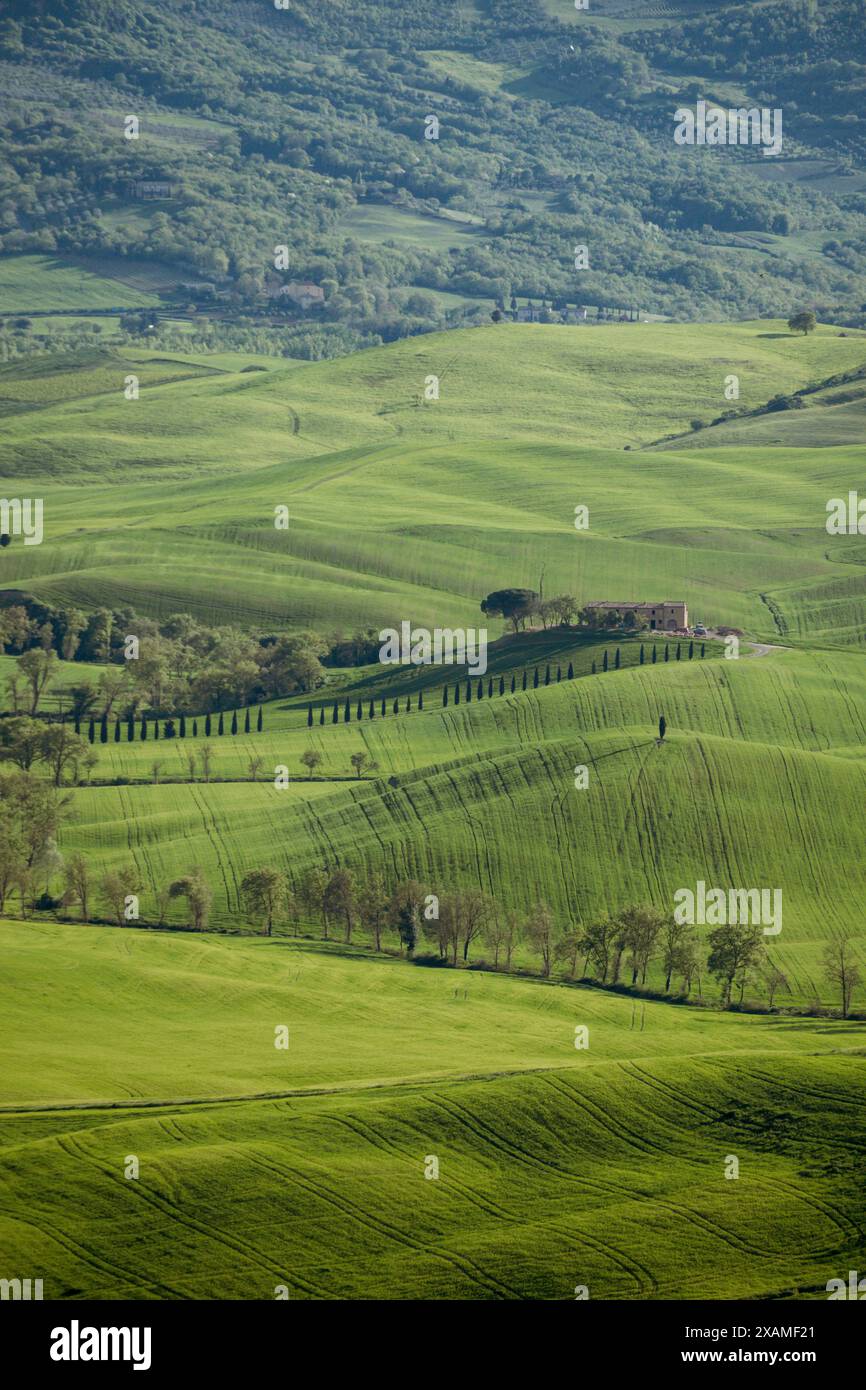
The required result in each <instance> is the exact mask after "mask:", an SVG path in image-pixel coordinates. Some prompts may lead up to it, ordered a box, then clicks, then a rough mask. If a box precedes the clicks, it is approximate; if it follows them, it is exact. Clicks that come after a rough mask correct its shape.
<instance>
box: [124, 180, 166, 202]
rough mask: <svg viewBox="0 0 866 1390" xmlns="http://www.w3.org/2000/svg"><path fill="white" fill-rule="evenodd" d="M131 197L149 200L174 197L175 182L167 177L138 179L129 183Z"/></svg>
mask: <svg viewBox="0 0 866 1390" xmlns="http://www.w3.org/2000/svg"><path fill="white" fill-rule="evenodd" d="M128 192H129V196H130V198H138V199H139V200H140V201H144V202H147V201H149V200H150V199H152V198H173V197H174V184H173V183H169V182H168V181H167V180H165V179H136V181H135V182H134V183H131V184H129V185H128Z"/></svg>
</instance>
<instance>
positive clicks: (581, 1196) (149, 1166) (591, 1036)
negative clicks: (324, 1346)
mask: <svg viewBox="0 0 866 1390" xmlns="http://www.w3.org/2000/svg"><path fill="white" fill-rule="evenodd" d="M0 938H2V942H3V951H4V958H5V960H6V961H7V963H8V970H7V971H4V975H3V979H2V983H0V991H2V992H3V994H4V1007H3V1017H4V1018H5V1019H6V1020H7V1021H8V1023H9V1024H10V1027H9V1028H8V1030H7V1036H8V1038H9V1044H8V1048H9V1051H8V1057H9V1060H10V1061H11V1062H12V1063H13V1064H14V1065H13V1066H11V1067H4V1071H3V1075H4V1078H6V1082H5V1087H4V1103H3V1107H2V1110H0V1187H2V1192H3V1207H4V1211H3V1215H2V1217H0V1223H2V1233H3V1241H4V1248H5V1249H6V1250H7V1251H8V1252H9V1256H10V1258H12V1259H13V1262H16V1261H17V1264H16V1267H17V1265H18V1264H20V1265H22V1267H23V1266H26V1267H28V1268H29V1267H31V1266H33V1265H34V1262H35V1264H37V1265H38V1267H39V1268H40V1269H43V1268H44V1269H45V1270H46V1289H45V1297H46V1298H65V1299H75V1298H82V1297H100V1298H109V1299H110V1298H123V1297H131V1298H143V1299H150V1298H168V1299H177V1298H205V1299H214V1298H217V1299H220V1298H240V1299H271V1298H273V1297H274V1293H275V1289H276V1287H277V1286H280V1285H282V1286H286V1287H287V1288H288V1291H289V1296H290V1297H291V1298H293V1299H310V1298H316V1299H321V1298H325V1299H329V1298H353V1297H354V1298H374V1297H386V1298H396V1299H408V1298H418V1297H424V1298H437V1297H438V1298H449V1299H452V1298H468V1299H473V1300H475V1299H485V1300H486V1299H514V1298H517V1299H521V1298H522V1299H539V1298H540V1299H552V1300H561V1299H562V1300H565V1299H572V1298H573V1297H574V1289H575V1286H576V1285H579V1284H583V1285H586V1286H588V1288H589V1291H590V1296H591V1297H593V1298H629V1299H633V1298H670V1297H686V1298H697V1297H711V1298H726V1297H750V1296H751V1297H759V1298H767V1297H773V1298H791V1297H797V1298H807V1299H808V1298H810V1297H825V1296H826V1292H825V1284H826V1280H827V1279H828V1278H831V1277H835V1276H836V1274H837V1272H838V1270H840V1269H842V1270H845V1269H847V1268H848V1267H849V1265H850V1264H852V1263H856V1255H857V1253H858V1251H859V1250H860V1249H861V1248H862V1240H863V1222H864V1218H866V1210H864V1204H863V1198H862V1192H861V1185H860V1184H859V1183H858V1182H857V1181H856V1179H855V1176H854V1175H855V1173H856V1171H857V1169H858V1166H859V1151H860V1148H861V1147H862V1143H863V1119H862V1116H863V1086H864V1077H863V1070H862V1062H861V1060H860V1058H859V1057H858V1053H857V1045H856V1044H857V1040H858V1033H857V1032H856V1030H855V1028H854V1026H853V1025H850V1024H848V1025H845V1024H841V1023H836V1024H832V1023H830V1024H828V1023H826V1022H824V1023H822V1024H820V1025H818V1024H815V1023H809V1022H806V1023H804V1022H803V1021H802V1020H799V1021H795V1020H789V1021H785V1020H780V1019H768V1018H755V1017H749V1016H736V1015H728V1016H722V1015H713V1014H701V1013H697V1012H694V1011H690V1010H673V1009H671V1008H670V1007H668V1006H665V1005H662V1004H653V1003H647V1004H645V1005H637V1006H636V1005H635V1003H634V1001H632V1000H628V999H621V998H616V997H613V996H607V995H602V994H599V993H598V992H596V991H588V990H585V989H571V988H566V987H562V986H557V985H543V984H534V983H531V982H527V981H515V980H511V979H507V978H503V977H495V976H484V975H473V976H471V977H466V976H462V977H460V981H459V984H460V988H459V989H458V988H456V987H455V977H454V976H453V975H452V974H450V973H449V972H441V971H424V970H418V969H413V967H411V966H410V965H408V964H406V963H405V962H399V961H382V960H377V961H364V962H360V961H359V960H358V959H355V958H353V957H352V955H351V953H348V952H339V953H335V952H333V951H329V952H322V951H321V950H315V949H311V948H310V947H309V946H308V945H298V944H297V943H291V942H285V941H258V942H251V941H248V940H243V941H242V940H233V941H232V940H219V939H216V938H212V937H210V938H170V937H166V936H158V935H156V936H155V935H152V934H147V933H142V932H139V931H136V930H130V931H127V932H122V933H121V932H118V931H106V930H100V929H94V928H87V927H82V928H80V929H77V930H76V931H75V932H71V931H70V930H69V929H67V928H63V927H58V926H47V927H46V926H43V927H36V926H34V925H33V924H32V923H26V924H17V923H10V922H5V923H3V924H2V926H0ZM82 958H84V959H86V961H87V967H88V968H87V969H85V970H82V969H81V961H82ZM358 972H363V974H362V978H363V980H364V989H363V991H362V992H360V993H359V991H358ZM12 980H14V986H15V987H14V988H12V987H11V982H12ZM350 1001H351V1002H350ZM419 1018H420V1019H423V1027H420V1028H419ZM280 1026H287V1027H288V1029H289V1047H288V1048H287V1049H286V1050H278V1049H276V1048H275V1047H274V1030H275V1028H278V1027H280ZM577 1026H582V1027H585V1028H588V1030H589V1031H588V1042H589V1045H588V1047H586V1048H585V1049H582V1050H577V1049H575V1047H574V1036H575V1028H576V1027H577ZM13 1077H14V1078H15V1080H14V1083H13V1082H12V1078H13ZM732 1152H733V1153H735V1154H737V1155H738V1156H739V1161H740V1177H739V1180H738V1181H737V1182H729V1181H726V1180H725V1177H724V1171H725V1163H726V1156H728V1155H730V1154H731V1153H732ZM129 1155H135V1157H136V1158H137V1160H138V1163H139V1176H138V1178H137V1179H136V1180H135V1181H129V1180H126V1179H125V1177H124V1164H126V1163H128V1161H129V1160H128V1156H129ZM431 1157H434V1158H436V1159H437V1161H438V1163H439V1177H438V1180H437V1181H435V1182H430V1181H425V1177H424V1173H425V1167H426V1166H427V1165H429V1161H430V1158H431ZM758 1232H760V1234H758ZM686 1267H687V1269H688V1274H687V1275H686V1276H684V1273H683V1270H684V1268H686Z"/></svg>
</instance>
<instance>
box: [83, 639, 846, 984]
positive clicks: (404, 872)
mask: <svg viewBox="0 0 866 1390" xmlns="http://www.w3.org/2000/svg"><path fill="white" fill-rule="evenodd" d="M861 665H862V662H861V659H860V658H859V657H855V656H850V655H845V656H842V655H839V654H826V655H824V656H814V655H811V654H803V653H797V652H791V653H787V654H781V655H780V654H777V655H775V656H771V657H753V658H747V657H744V658H742V659H741V660H740V661H739V662H730V661H712V662H710V661H707V662H704V663H696V662H693V663H691V664H689V663H685V664H684V663H682V662H681V663H679V664H677V663H673V664H668V665H662V666H656V667H643V668H637V669H632V670H628V671H622V672H619V673H613V672H609V673H608V674H607V675H605V676H601V675H599V676H596V677H588V678H586V679H582V680H576V681H573V682H567V683H565V684H562V685H559V686H551V687H548V688H547V689H545V688H543V687H542V688H540V689H539V690H537V691H533V690H529V691H527V692H526V693H525V694H517V695H514V696H510V695H507V696H505V697H502V698H499V697H494V699H492V700H488V699H485V700H482V701H481V702H477V701H474V702H473V703H472V704H471V705H468V706H467V705H465V704H461V705H460V706H459V707H456V708H455V707H454V706H450V707H449V708H448V709H442V708H441V706H434V707H432V708H429V707H428V708H426V709H425V710H424V711H423V712H422V713H418V712H413V713H411V714H408V715H406V714H400V715H398V716H396V717H394V716H393V715H390V714H389V715H388V716H387V717H386V718H385V719H384V720H383V719H381V718H380V717H377V718H376V719H374V720H373V721H369V720H368V719H367V718H366V709H365V718H364V720H363V721H362V722H361V723H357V722H354V709H353V722H352V723H350V724H344V723H340V724H338V725H336V726H334V725H332V724H330V723H328V724H326V725H325V726H324V727H320V726H319V725H314V727H313V728H311V729H308V728H307V727H306V723H305V721H304V719H303V712H302V711H301V710H300V709H287V710H285V711H284V712H282V713H281V712H280V711H279V710H278V709H277V710H276V711H275V710H274V708H273V707H270V706H269V707H268V709H267V711H266V723H265V730H264V732H263V733H262V734H255V733H253V734H250V735H244V734H243V733H240V734H238V735H236V736H234V737H233V736H231V735H230V734H228V733H227V734H225V735H224V736H223V737H222V738H220V737H218V736H216V734H215V733H214V735H213V736H212V737H211V740H210V742H211V744H212V745H213V750H214V755H213V770H212V775H213V777H214V778H215V779H220V780H215V781H213V782H212V783H210V784H209V785H207V786H205V785H204V783H203V782H202V781H201V776H202V774H201V768H200V765H199V766H198V767H197V769H196V774H195V778H196V780H195V781H194V783H192V784H190V783H189V770H188V766H187V756H188V754H190V753H192V754H193V755H194V756H195V755H197V750H198V749H199V748H200V747H201V745H202V743H203V742H204V738H203V731H201V732H200V735H199V738H198V740H195V739H192V738H190V737H187V738H186V739H184V740H180V739H176V740H170V741H166V740H165V739H161V740H160V741H159V742H154V741H153V738H152V730H151V737H150V738H149V739H148V740H147V741H146V742H144V743H142V742H141V741H140V740H139V739H138V737H136V741H134V742H133V743H127V742H126V734H125V730H124V731H123V741H121V742H120V743H114V742H109V743H108V744H106V745H101V744H99V743H98V742H97V743H96V744H95V745H94V748H95V749H96V751H97V752H98V754H99V765H98V767H97V768H96V770H95V776H96V777H97V778H101V779H113V778H115V777H123V778H126V779H129V780H130V782H132V783H138V782H150V781H151V778H152V772H151V768H152V764H153V762H154V761H158V762H159V763H160V765H161V766H160V772H159V775H160V778H161V779H163V784H161V785H124V786H117V787H115V786H95V787H89V788H81V789H79V790H77V791H75V792H74V793H73V798H74V806H73V815H72V820H71V823H70V824H69V826H68V827H67V829H65V830H64V833H63V837H62V848H63V850H64V852H68V851H71V850H73V849H76V850H81V851H83V852H84V853H85V855H86V856H87V858H88V860H90V861H91V862H92V864H93V865H94V866H107V865H120V864H125V863H128V862H129V859H130V857H132V859H133V860H134V862H135V863H136V865H137V868H138V871H139V874H140V876H141V879H142V883H143V886H144V889H145V895H146V896H145V898H144V901H143V907H142V912H143V913H144V914H145V915H146V916H147V917H148V918H150V919H153V912H154V907H153V903H154V899H153V893H154V891H155V890H156V889H157V888H158V887H161V886H163V885H164V884H165V883H167V882H168V881H169V880H170V879H171V878H172V877H176V876H177V875H179V874H180V873H182V872H184V871H185V870H186V869H187V868H188V867H189V866H190V865H191V864H193V863H199V864H201V866H202V867H203V869H204V870H205V872H206V875H207V877H208V879H209V881H210V882H211V883H212V885H213V887H214V891H215V902H214V922H215V924H216V925H221V926H223V927H231V926H233V925H235V924H237V923H238V922H239V921H241V920H246V919H244V918H243V913H242V905H241V903H240V899H239V884H240V881H241V879H242V877H243V874H244V873H245V872H246V871H247V869H249V868H253V867H256V866H258V865H261V864H265V863H274V864H277V865H279V866H280V867H281V868H283V869H284V870H285V871H286V872H287V873H288V874H289V876H290V878H292V879H293V880H295V881H297V879H298V877H299V875H300V873H301V872H302V870H303V869H304V868H306V867H308V866H313V865H318V864H322V863H327V864H332V865H333V864H341V865H348V866H349V867H351V868H353V869H354V870H356V871H358V872H359V873H360V874H362V875H363V874H366V873H368V872H369V871H370V870H373V869H376V870H378V871H380V872H382V873H383V874H384V875H385V877H386V878H387V879H388V880H389V881H393V880H395V879H399V878H402V877H413V876H417V877H419V878H421V879H422V880H425V881H429V882H430V883H431V884H432V885H433V889H434V891H437V892H447V891H448V888H449V886H454V885H455V884H457V885H460V886H465V887H469V886H477V887H480V888H482V889H483V890H484V891H486V892H488V893H490V894H491V895H492V896H493V897H495V898H496V899H497V900H498V901H499V902H500V903H502V904H507V905H508V906H518V907H520V908H521V909H524V910H526V909H528V908H529V907H531V905H532V903H533V902H534V901H535V900H536V899H538V898H539V897H541V898H544V899H545V900H547V901H548V902H549V903H550V905H551V907H552V908H553V910H554V913H555V915H556V917H557V919H558V920H559V921H562V922H570V923H574V924H579V923H587V922H590V921H592V920H594V919H595V918H597V917H599V916H603V915H606V914H607V913H608V912H610V911H612V910H614V908H616V907H618V906H625V905H627V904H629V903H632V902H636V901H649V902H652V903H654V904H655V906H656V907H658V908H659V910H661V911H670V910H672V906H673V901H674V893H675V891H676V889H677V888H679V887H682V886H689V885H692V886H693V885H694V884H695V883H696V882H697V881H698V880H699V879H703V880H704V881H705V882H706V883H707V884H712V885H720V886H723V887H729V886H736V885H740V884H742V885H747V886H760V885H765V886H770V885H772V886H781V887H782V888H783V898H784V925H783V930H782V933H781V935H780V936H779V938H778V939H777V940H773V941H772V942H770V943H769V944H770V946H771V950H772V955H773V957H774V958H775V959H776V960H777V961H778V963H779V964H780V965H781V967H782V968H783V969H784V970H785V972H786V974H787V975H788V976H789V979H790V983H791V993H790V995H789V996H786V997H785V1002H793V1003H796V1004H799V1005H803V1004H809V1003H811V1002H812V1001H813V1000H814V999H815V998H816V997H817V998H820V999H821V1000H823V1002H824V1003H825V1004H830V1003H832V1002H833V999H832V996H831V995H830V992H829V988H828V986H827V984H826V982H825V981H824V979H823V976H822V971H821V949H822V944H823V941H824V940H825V938H826V934H827V932H828V930H829V929H830V928H831V927H834V926H840V925H846V926H849V927H853V928H854V930H855V931H859V921H860V918H859V903H860V898H861V892H860V887H861V886H862V885H861V878H862V876H861V875H860V872H859V870H858V869H856V868H855V867H854V866H856V865H857V864H858V863H859V858H860V855H859V840H858V833H859V831H858V824H859V814H858V807H859V806H860V804H861V803H862V799H863V796H864V792H866V760H864V756H863V744H864V729H863V723H862V718H861V714H860V711H861V710H862V707H863V698H864V695H866V688H864V676H863V673H862V670H861ZM662 710H663V711H664V713H665V715H666V718H667V722H668V739H667V742H666V744H665V745H664V747H663V748H658V747H656V745H655V742H654V735H655V732H656V725H657V721H658V715H659V712H660V711H662ZM200 729H201V725H200ZM136 735H137V731H136ZM307 748H314V749H316V750H317V751H319V752H320V753H321V754H322V759H323V760H322V763H321V766H320V768H319V769H318V771H317V778H318V779H320V780H316V781H313V782H310V781H297V782H294V783H293V784H292V785H291V786H290V787H289V788H288V789H277V788H275V787H274V785H273V779H274V775H275V771H276V769H277V768H278V767H279V766H285V767H287V768H288V769H289V772H290V775H291V776H292V777H293V778H301V777H304V778H306V777H307V775H308V774H307V773H306V771H305V770H304V769H303V767H302V765H301V763H300V756H301V754H302V753H303V752H304V751H305V750H306V749H307ZM358 749H365V750H366V751H367V752H368V753H369V754H370V756H371V757H372V758H373V759H374V760H375V762H376V763H377V764H378V765H379V772H378V774H377V775H376V776H375V777H370V776H369V775H368V776H367V777H366V778H365V779H363V780H361V781H358V780H348V779H350V778H351V775H352V769H351V765H350V762H349V759H350V755H351V754H352V753H353V752H355V751H356V750H358ZM251 756H256V757H260V758H262V760H263V762H262V767H261V768H260V769H259V771H258V774H257V776H258V779H259V780H258V782H257V783H255V784H254V783H253V782H252V781H251V780H250V777H251V774H250V772H249V769H248V762H249V759H250V757H251ZM577 765H584V766H586V767H588V768H589V769H590V786H589V788H588V789H587V790H586V791H578V790H575V787H574V769H575V766H577ZM389 777H396V778H397V779H398V785H397V786H396V787H393V786H390V785H389V784H388V782H387V779H388V778H389ZM171 778H174V779H180V781H175V782H170V781H168V779H171ZM527 825H530V826H532V834H531V835H530V836H527V835H526V834H525V827H526V826H527ZM840 863H843V864H847V865H849V866H850V868H849V879H850V883H849V886H848V888H847V889H846V891H844V892H839V891H838V890H837V873H838V865H839V864H840ZM170 920H172V921H174V922H175V923H179V922H180V921H181V920H182V913H181V911H180V908H179V907H177V908H175V910H174V911H173V914H172V917H171V919H170ZM861 951H862V948H861ZM481 954H483V951H482V952H481ZM524 959H525V961H526V963H527V964H528V963H529V956H528V955H527V956H525V957H524ZM863 964H864V966H866V953H864V954H863ZM651 983H652V984H653V985H654V986H656V987H658V986H660V985H661V983H662V979H661V975H660V973H659V970H658V968H656V969H655V970H654V971H653V973H652V977H651ZM706 988H707V992H708V997H709V998H715V997H716V996H715V992H714V991H715V986H713V985H711V983H710V982H709V981H707V982H706Z"/></svg>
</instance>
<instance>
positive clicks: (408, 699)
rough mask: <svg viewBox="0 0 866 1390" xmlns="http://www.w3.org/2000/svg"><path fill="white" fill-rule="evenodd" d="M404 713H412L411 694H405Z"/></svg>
mask: <svg viewBox="0 0 866 1390" xmlns="http://www.w3.org/2000/svg"><path fill="white" fill-rule="evenodd" d="M406 713H407V714H411V713H412V696H411V695H407V696H406Z"/></svg>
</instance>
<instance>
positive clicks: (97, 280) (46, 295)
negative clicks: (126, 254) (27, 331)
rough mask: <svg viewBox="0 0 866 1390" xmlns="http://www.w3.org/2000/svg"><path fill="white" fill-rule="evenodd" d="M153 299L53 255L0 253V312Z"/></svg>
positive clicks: (142, 304) (145, 303) (135, 304)
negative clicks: (5, 254)
mask: <svg viewBox="0 0 866 1390" xmlns="http://www.w3.org/2000/svg"><path fill="white" fill-rule="evenodd" d="M118 264H119V261H118ZM157 303H159V300H158V299H157V297H156V295H154V294H151V293H148V292H147V290H144V289H140V288H134V287H131V286H130V285H129V284H122V283H120V281H119V280H116V279H114V278H111V277H107V276H105V275H104V274H98V273H94V272H93V271H92V270H89V269H85V268H84V267H83V266H78V265H73V264H72V263H71V262H70V261H64V260H62V259H61V258H60V257H57V256H3V257H0V313H4V314H26V313H27V312H28V311H33V312H35V311H37V310H41V309H113V308H115V307H118V306H122V307H123V308H125V309H135V308H142V309H144V308H149V307H150V306H151V305H153V304H157Z"/></svg>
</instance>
